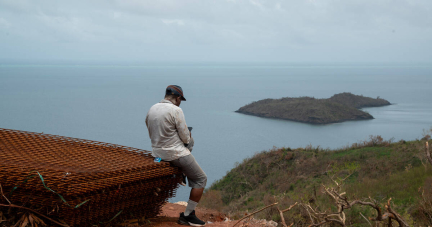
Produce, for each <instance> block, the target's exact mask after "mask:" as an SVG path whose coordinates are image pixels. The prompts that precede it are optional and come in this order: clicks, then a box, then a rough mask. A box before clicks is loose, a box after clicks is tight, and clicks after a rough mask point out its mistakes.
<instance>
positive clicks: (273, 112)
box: [236, 92, 391, 124]
mask: <svg viewBox="0 0 432 227" xmlns="http://www.w3.org/2000/svg"><path fill="white" fill-rule="evenodd" d="M387 105H391V104H390V102H389V101H387V100H385V99H382V98H380V97H377V98H375V99H374V98H369V97H364V96H362V95H354V94H351V93H348V92H344V93H340V94H336V95H333V96H332V97H330V98H328V99H315V98H312V97H299V98H281V99H263V100H260V101H256V102H252V103H250V104H248V105H245V106H243V107H241V108H240V109H238V110H237V111H236V112H237V113H242V114H248V115H253V116H258V117H267V118H276V119H284V120H290V121H298V122H305V123H311V124H328V123H337V122H343V121H350V120H367V119H373V118H374V117H373V116H372V115H370V114H369V113H367V112H365V111H362V110H360V108H364V107H379V106H387Z"/></svg>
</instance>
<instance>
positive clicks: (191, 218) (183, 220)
mask: <svg viewBox="0 0 432 227" xmlns="http://www.w3.org/2000/svg"><path fill="white" fill-rule="evenodd" d="M177 223H179V224H180V225H190V226H205V224H206V223H205V222H203V221H201V220H199V219H198V218H197V216H196V215H195V210H193V211H192V212H191V213H190V214H189V215H188V216H185V215H184V213H183V212H181V213H180V217H179V219H178V221H177Z"/></svg>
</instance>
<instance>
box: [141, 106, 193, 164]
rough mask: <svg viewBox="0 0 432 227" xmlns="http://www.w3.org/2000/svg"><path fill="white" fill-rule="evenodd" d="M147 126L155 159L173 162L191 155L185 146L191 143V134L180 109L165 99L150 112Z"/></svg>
mask: <svg viewBox="0 0 432 227" xmlns="http://www.w3.org/2000/svg"><path fill="white" fill-rule="evenodd" d="M146 125H147V129H148V132H149V136H150V139H151V143H152V148H153V151H152V155H153V157H159V158H161V159H162V160H164V161H172V160H175V159H178V158H181V157H184V156H187V155H189V154H190V151H189V150H188V149H187V148H186V147H185V146H184V144H185V143H186V144H188V143H189V142H190V139H191V137H190V132H189V129H188V127H187V125H186V120H185V117H184V114H183V111H182V109H181V108H180V107H178V106H176V105H174V104H173V103H172V102H170V101H168V100H165V99H163V100H162V101H160V102H159V103H157V104H155V105H153V106H152V107H151V108H150V110H149V111H148V113H147V117H146Z"/></svg>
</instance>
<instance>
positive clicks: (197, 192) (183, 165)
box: [171, 155, 207, 226]
mask: <svg viewBox="0 0 432 227" xmlns="http://www.w3.org/2000/svg"><path fill="white" fill-rule="evenodd" d="M171 163H172V164H174V165H175V166H177V167H179V168H180V169H181V171H182V172H183V173H184V174H185V175H186V176H187V178H188V182H189V187H191V188H192V189H191V192H190V196H189V201H188V205H187V206H186V210H185V212H184V213H181V214H180V218H179V223H180V224H186V225H194V226H203V225H205V222H203V221H201V220H199V219H198V218H197V217H196V216H195V208H196V206H197V205H198V202H199V201H200V199H201V196H202V194H203V191H204V188H205V186H206V184H207V175H206V174H205V173H204V171H203V170H202V169H201V167H200V166H199V165H198V163H197V162H196V160H195V158H194V157H193V156H192V155H188V156H185V157H181V158H179V159H177V160H174V161H171Z"/></svg>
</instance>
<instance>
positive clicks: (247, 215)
mask: <svg viewBox="0 0 432 227" xmlns="http://www.w3.org/2000/svg"><path fill="white" fill-rule="evenodd" d="M277 204H278V203H273V204H270V205H268V206H266V207H264V208H262V209H260V210H258V211H255V212H253V213H251V214H249V215H246V216H244V217H242V218H241V219H240V220H238V222H237V223H235V224H234V225H233V227H234V226H236V225H237V224H238V223H240V222H241V221H242V220H244V219H246V218H248V217H250V216H252V215H254V214H256V213H259V212H261V211H263V210H265V209H267V208H269V207H272V206H274V205H277Z"/></svg>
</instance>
